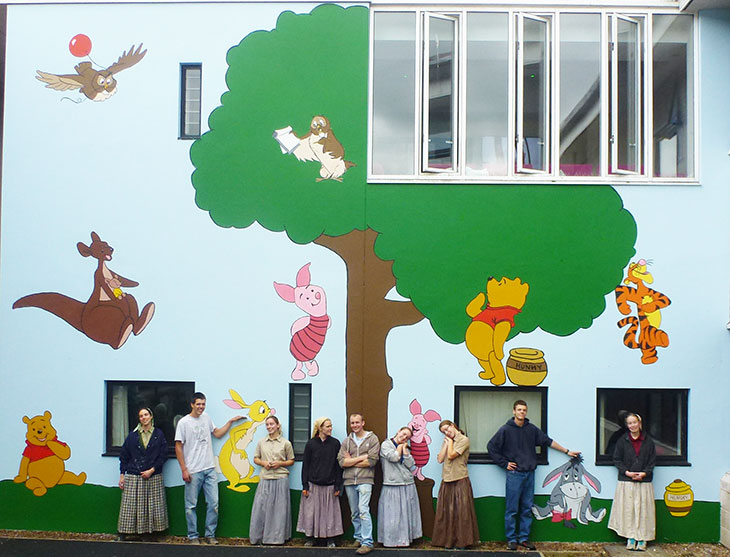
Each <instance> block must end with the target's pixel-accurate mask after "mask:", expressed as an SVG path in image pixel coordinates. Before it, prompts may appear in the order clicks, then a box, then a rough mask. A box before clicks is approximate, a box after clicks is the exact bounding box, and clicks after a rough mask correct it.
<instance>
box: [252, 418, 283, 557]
mask: <svg viewBox="0 0 730 557" xmlns="http://www.w3.org/2000/svg"><path fill="white" fill-rule="evenodd" d="M264 425H265V426H266V431H267V432H268V435H267V436H266V437H264V438H263V439H261V440H260V441H259V442H258V444H257V445H256V451H255V452H254V456H253V461H254V463H255V464H258V465H259V466H261V471H260V472H259V478H260V479H259V485H258V486H257V487H256V495H255V496H254V499H253V508H252V509H251V525H250V527H249V529H248V531H249V540H250V542H251V543H252V544H260V543H265V544H272V545H281V544H283V543H284V542H286V541H287V540H288V539H290V538H291V496H290V494H289V470H287V468H288V467H289V466H291V465H292V464H294V449H293V448H292V445H291V443H290V442H289V441H288V440H287V439H284V437H283V436H282V435H281V424H280V423H279V418H277V417H276V416H269V417H268V418H266V420H265V421H264Z"/></svg>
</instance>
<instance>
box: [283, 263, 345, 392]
mask: <svg viewBox="0 0 730 557" xmlns="http://www.w3.org/2000/svg"><path fill="white" fill-rule="evenodd" d="M309 265H310V263H307V264H306V265H304V267H302V268H301V269H299V272H298V273H297V281H296V286H289V285H288V284H280V283H278V282H274V290H276V293H277V294H278V295H279V296H280V297H281V299H282V300H284V301H286V302H289V303H293V304H296V306H297V307H298V308H299V309H301V310H302V311H304V312H305V313H306V314H307V315H305V316H304V317H300V318H299V319H297V320H296V321H294V323H293V324H292V326H291V337H292V338H291V343H290V344H289V351H290V352H291V354H292V356H294V359H295V360H296V361H297V364H296V366H295V367H294V370H293V371H292V374H291V378H292V379H294V381H299V380H300V379H304V378H305V377H306V375H305V374H304V372H303V371H302V367H303V366H304V367H306V368H307V373H308V374H309V375H310V376H312V377H313V376H315V375H317V374H318V373H319V365H318V364H317V360H315V359H314V358H315V357H316V356H317V354H319V351H320V349H321V348H322V345H323V344H324V337H325V335H326V334H327V329H329V328H330V325H331V324H332V323H331V321H330V318H329V315H327V295H326V294H325V292H324V288H322V287H321V286H315V285H314V284H309V283H310V280H311V277H310V275H309Z"/></svg>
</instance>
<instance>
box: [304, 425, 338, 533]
mask: <svg viewBox="0 0 730 557" xmlns="http://www.w3.org/2000/svg"><path fill="white" fill-rule="evenodd" d="M339 451H340V442H339V441H338V440H337V439H335V438H334V437H332V420H330V419H329V418H324V417H322V418H317V419H316V420H315V421H314V431H313V432H312V438H311V439H310V440H309V441H307V444H306V445H305V447H304V458H303V460H302V499H301V502H300V504H299V519H298V520H297V532H302V533H303V534H305V535H306V536H307V541H306V542H305V544H304V545H314V540H315V538H316V539H322V540H324V541H325V542H326V544H327V547H335V537H336V536H339V535H341V534H342V514H341V511H340V500H339V496H340V493H341V492H342V468H340V465H339V464H338V463H337V453H338V452H339Z"/></svg>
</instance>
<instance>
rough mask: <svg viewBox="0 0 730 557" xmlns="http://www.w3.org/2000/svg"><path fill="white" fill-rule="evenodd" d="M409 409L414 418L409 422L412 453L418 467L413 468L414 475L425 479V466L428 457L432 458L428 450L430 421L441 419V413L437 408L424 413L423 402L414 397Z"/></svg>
mask: <svg viewBox="0 0 730 557" xmlns="http://www.w3.org/2000/svg"><path fill="white" fill-rule="evenodd" d="M408 409H409V410H410V411H411V414H413V418H412V419H411V421H410V422H409V423H408V427H410V428H411V430H412V431H413V436H412V437H411V454H412V455H413V460H414V461H415V462H416V468H415V470H413V475H414V476H416V477H417V478H418V479H419V480H423V479H425V478H424V476H423V467H424V466H426V464H428V459H429V458H431V452H430V451H429V450H428V446H429V445H430V444H431V436H430V435H429V434H428V429H426V427H427V426H428V422H436V421H440V420H441V415H440V414H439V413H438V412H436V411H435V410H427V411H426V413H425V414H424V413H422V410H423V408H421V403H420V402H418V400H417V399H415V398H414V399H413V400H412V401H411V403H410V405H408Z"/></svg>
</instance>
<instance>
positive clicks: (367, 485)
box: [337, 414, 380, 555]
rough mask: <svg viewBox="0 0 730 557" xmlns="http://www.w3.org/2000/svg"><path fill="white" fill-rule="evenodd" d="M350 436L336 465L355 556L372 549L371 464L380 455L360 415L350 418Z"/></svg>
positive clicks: (374, 439) (372, 470)
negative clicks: (355, 547)
mask: <svg viewBox="0 0 730 557" xmlns="http://www.w3.org/2000/svg"><path fill="white" fill-rule="evenodd" d="M350 430H351V433H350V435H348V436H347V438H346V439H345V440H344V441H343V442H342V447H341V448H340V452H339V454H338V455H337V462H339V464H340V466H341V467H342V468H343V472H342V479H343V480H344V483H345V493H346V494H347V501H348V503H349V504H350V516H351V517H352V525H353V527H354V528H355V545H358V546H359V547H358V549H357V553H359V554H361V555H362V554H365V553H370V552H371V551H372V550H373V519H372V517H371V516H370V497H371V495H372V493H373V483H374V481H375V465H376V464H377V463H378V459H379V455H380V441H378V437H377V435H375V434H374V433H373V432H372V431H365V420H364V419H363V417H362V415H361V414H352V415H351V416H350Z"/></svg>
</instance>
